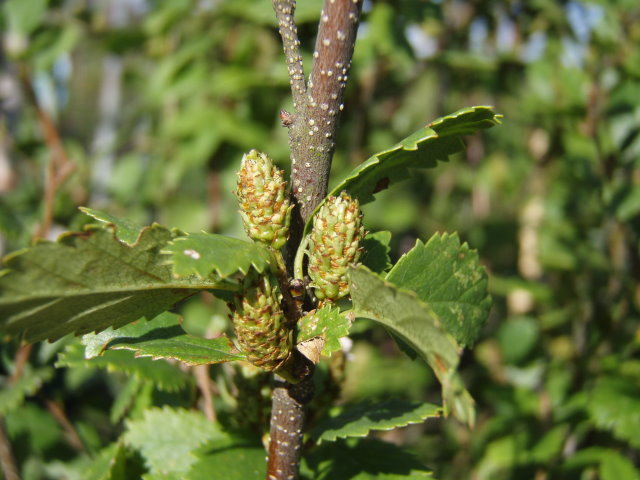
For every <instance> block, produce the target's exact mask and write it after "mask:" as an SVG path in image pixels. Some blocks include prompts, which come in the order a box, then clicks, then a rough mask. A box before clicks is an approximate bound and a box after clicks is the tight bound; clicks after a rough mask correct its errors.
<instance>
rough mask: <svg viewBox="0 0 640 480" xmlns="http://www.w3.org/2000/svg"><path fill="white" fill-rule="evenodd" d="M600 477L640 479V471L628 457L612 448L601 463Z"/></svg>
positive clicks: (608, 479)
mask: <svg viewBox="0 0 640 480" xmlns="http://www.w3.org/2000/svg"><path fill="white" fill-rule="evenodd" d="M600 478H601V479H602V480H621V479H624V480H638V479H640V472H638V470H637V469H636V468H635V467H634V466H633V463H632V462H631V460H629V459H628V458H627V457H624V456H622V455H620V454H619V453H618V452H616V451H613V450H610V451H609V452H607V454H606V455H604V457H603V459H602V463H601V464H600Z"/></svg>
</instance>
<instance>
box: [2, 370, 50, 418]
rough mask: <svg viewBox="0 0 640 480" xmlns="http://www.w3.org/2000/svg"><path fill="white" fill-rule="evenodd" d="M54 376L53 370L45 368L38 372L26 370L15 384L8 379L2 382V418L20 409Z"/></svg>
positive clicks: (3, 379)
mask: <svg viewBox="0 0 640 480" xmlns="http://www.w3.org/2000/svg"><path fill="white" fill-rule="evenodd" d="M52 376H53V369H52V368H50V367H43V368H39V369H37V370H34V369H32V368H25V370H24V372H23V373H22V375H21V376H20V377H19V378H18V380H16V382H15V383H10V382H9V379H8V378H7V377H4V378H2V380H1V381H0V386H1V387H2V389H0V416H5V415H7V414H8V413H10V412H11V411H13V410H15V409H16V408H18V407H19V406H20V405H21V404H22V402H23V401H24V398H25V397H27V396H29V395H33V394H34V393H36V392H37V391H38V390H39V389H40V387H41V386H42V384H43V383H44V382H46V381H47V380H49V379H51V377H52Z"/></svg>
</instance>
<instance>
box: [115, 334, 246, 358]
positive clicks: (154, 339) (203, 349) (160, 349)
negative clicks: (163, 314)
mask: <svg viewBox="0 0 640 480" xmlns="http://www.w3.org/2000/svg"><path fill="white" fill-rule="evenodd" d="M107 348H110V349H114V350H133V351H134V352H135V356H136V357H152V358H153V359H154V360H156V359H159V358H171V359H174V360H179V361H181V362H182V363H186V364H188V365H210V364H214V363H223V362H231V361H234V360H244V359H245V356H244V354H242V353H241V352H239V351H238V349H237V348H235V346H234V345H233V343H232V342H231V340H229V338H227V336H226V335H223V336H220V337H218V338H210V339H209V338H200V337H195V336H193V335H188V334H186V333H185V331H184V330H183V329H182V327H181V326H180V325H174V326H167V327H160V328H157V329H155V330H153V331H151V332H149V333H147V334H145V335H142V336H139V337H135V336H131V337H122V338H118V339H116V340H113V341H112V342H111V343H109V345H108V347H107Z"/></svg>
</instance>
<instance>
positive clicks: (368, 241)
mask: <svg viewBox="0 0 640 480" xmlns="http://www.w3.org/2000/svg"><path fill="white" fill-rule="evenodd" d="M390 242H391V232H388V231H386V230H383V231H381V232H374V233H368V234H367V236H366V237H365V239H364V240H363V242H362V246H363V247H364V253H363V254H362V258H361V259H360V262H361V263H362V264H363V265H364V266H365V267H367V268H368V269H369V270H371V271H372V272H375V273H382V272H386V271H387V270H389V268H390V267H391V259H390V258H389V252H390V251H391V247H389V243H390Z"/></svg>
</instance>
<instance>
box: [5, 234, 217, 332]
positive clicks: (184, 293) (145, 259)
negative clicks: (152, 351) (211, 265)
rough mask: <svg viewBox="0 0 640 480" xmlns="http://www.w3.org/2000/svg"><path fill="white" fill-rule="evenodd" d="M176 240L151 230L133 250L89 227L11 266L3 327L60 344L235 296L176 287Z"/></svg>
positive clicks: (187, 281)
mask: <svg viewBox="0 0 640 480" xmlns="http://www.w3.org/2000/svg"><path fill="white" fill-rule="evenodd" d="M172 236H173V234H172V233H171V232H170V231H169V230H167V229H166V228H164V227H161V226H159V225H154V226H151V227H145V228H144V229H143V230H142V231H141V233H140V236H139V237H138V239H137V241H136V242H135V244H133V245H131V246H129V245H127V244H125V243H123V242H121V241H119V240H118V238H117V237H116V236H115V234H114V231H113V227H107V228H98V227H88V228H87V230H85V231H84V232H76V233H68V234H65V235H63V236H61V237H60V238H59V239H58V241H57V242H55V243H53V242H41V243H39V244H37V245H35V246H34V247H31V248H28V249H24V250H22V251H18V252H16V253H14V254H12V255H10V256H8V257H6V258H5V260H4V266H5V270H3V271H2V272H1V273H0V322H2V323H3V324H4V325H3V329H5V330H6V331H7V332H8V333H12V334H17V333H20V332H22V333H23V334H24V337H25V339H26V340H27V341H30V342H35V341H40V340H44V339H49V340H55V339H58V338H60V337H62V336H64V335H67V334H69V333H76V334H83V333H88V332H92V331H100V330H103V329H105V328H107V327H114V328H117V327H120V326H122V325H125V324H127V323H129V322H132V321H134V320H137V319H139V318H142V317H146V318H148V319H149V318H153V317H155V316H156V315H158V314H160V313H162V312H163V311H165V310H168V309H170V308H171V307H172V306H173V305H174V304H176V303H177V302H179V301H180V300H183V299H184V298H186V297H188V296H190V295H193V294H194V293H196V292H198V291H199V290H203V289H213V288H229V286H228V285H227V284H222V283H221V282H220V281H218V282H216V281H214V280H212V279H205V280H198V279H195V278H193V277H189V278H181V279H175V278H173V277H172V273H171V268H170V267H169V266H168V265H164V264H163V261H164V260H165V258H166V257H163V256H162V255H161V253H160V251H161V250H162V249H163V248H164V247H166V245H167V243H168V242H169V241H170V240H171V239H172Z"/></svg>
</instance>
